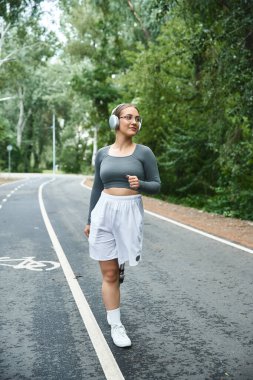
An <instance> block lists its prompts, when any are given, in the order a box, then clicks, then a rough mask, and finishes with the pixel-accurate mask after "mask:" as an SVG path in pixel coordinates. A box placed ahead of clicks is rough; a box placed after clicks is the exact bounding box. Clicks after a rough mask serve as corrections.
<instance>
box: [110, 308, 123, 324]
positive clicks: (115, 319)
mask: <svg viewBox="0 0 253 380" xmlns="http://www.w3.org/2000/svg"><path fill="white" fill-rule="evenodd" d="M107 322H108V323H109V325H121V320H120V308H118V309H114V310H107Z"/></svg>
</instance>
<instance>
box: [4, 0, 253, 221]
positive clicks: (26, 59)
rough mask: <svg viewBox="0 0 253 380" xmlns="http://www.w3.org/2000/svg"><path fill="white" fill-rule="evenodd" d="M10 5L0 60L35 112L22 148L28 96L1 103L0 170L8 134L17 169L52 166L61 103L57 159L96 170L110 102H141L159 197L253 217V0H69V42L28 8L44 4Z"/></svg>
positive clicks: (9, 87)
mask: <svg viewBox="0 0 253 380" xmlns="http://www.w3.org/2000/svg"><path fill="white" fill-rule="evenodd" d="M3 3H4V6H2V4H1V7H0V11H2V15H3V16H2V17H3V20H4V22H6V23H7V22H8V23H10V24H11V28H10V29H9V31H8V34H7V35H6V38H5V40H4V44H2V51H1V54H2V55H3V57H8V54H10V53H11V54H12V55H11V56H12V57H13V58H15V60H14V61H10V62H8V63H5V64H4V65H2V66H1V67H0V90H1V92H2V95H3V96H9V95H15V94H18V93H20V88H22V91H23V92H22V91H21V93H23V94H24V113H25V116H27V119H26V120H25V128H24V130H23V134H22V138H23V140H22V145H21V147H20V148H17V147H16V146H15V134H16V130H15V129H16V125H17V121H18V114H19V111H20V108H19V103H18V101H17V100H11V101H10V102H6V103H4V104H3V107H2V110H0V147H1V153H0V166H1V167H2V168H6V167H7V155H6V144H8V143H12V144H13V145H14V147H15V149H14V152H13V153H15V154H14V157H15V159H14V164H15V168H16V169H17V170H36V169H37V170H40V169H42V168H44V167H47V168H50V167H51V166H52V159H51V157H52V155H51V145H52V137H51V130H50V128H49V127H50V125H51V123H52V113H53V112H55V113H56V116H57V118H56V131H57V157H58V163H59V164H60V165H61V168H62V169H64V170H65V171H66V172H84V171H87V170H88V168H89V167H90V160H91V156H92V149H93V145H92V144H93V130H94V127H96V128H97V129H98V145H99V147H101V146H103V145H106V144H109V143H111V142H112V141H113V134H112V133H111V132H110V130H109V128H108V116H109V114H110V110H111V109H112V108H113V107H114V106H115V105H116V104H118V103H122V102H135V103H136V104H137V105H138V107H139V109H140V110H141V115H142V117H143V128H142V130H141V133H140V134H139V135H138V136H137V138H136V141H137V142H140V143H142V144H145V145H148V146H150V147H151V149H152V150H153V151H154V153H155V155H156V157H157V159H158V164H159V169H160V174H161V179H162V195H161V196H162V197H169V199H174V200H175V201H179V202H183V203H184V204H189V205H192V206H194V207H199V208H202V209H204V210H208V211H214V212H218V213H222V214H223V215H226V216H235V217H241V218H245V219H251V220H253V195H252V189H253V174H252V173H253V133H252V132H253V131H252V129H253V76H252V59H253V27H252V25H253V3H252V1H251V0H231V1H227V0H221V1H218V2H217V1H216V0H210V1H202V0H196V1H192V0H169V1H164V0H142V1H141V0H131V1H125V0H118V1H116V0H113V1H108V0H96V1H92V0H74V1H73V0H71V1H70V0H61V1H59V4H60V7H61V12H62V14H61V16H62V17H61V18H62V24H63V27H62V30H63V32H64V34H65V36H66V39H67V42H66V43H65V44H64V45H62V46H59V43H58V42H57V41H56V40H55V37H54V36H53V35H50V34H48V33H46V32H45V30H44V31H43V30H42V29H41V28H40V27H39V24H38V22H37V19H36V18H35V19H33V18H31V17H28V18H26V12H24V6H25V5H29V7H30V8H29V9H30V12H34V14H35V15H36V12H37V11H38V10H39V7H37V6H34V5H35V4H36V5H37V3H38V4H39V2H32V1H28V0H27V1H21V0H16V1H13V2H11V8H10V6H9V8H8V7H6V4H7V2H3ZM31 31H32V32H31ZM53 55H54V60H52V61H50V57H52V56H53ZM0 58H2V57H0ZM31 73H32V75H31ZM0 105H1V106H2V104H0ZM60 119H61V120H64V121H65V122H64V125H61V123H60V122H59V120H60Z"/></svg>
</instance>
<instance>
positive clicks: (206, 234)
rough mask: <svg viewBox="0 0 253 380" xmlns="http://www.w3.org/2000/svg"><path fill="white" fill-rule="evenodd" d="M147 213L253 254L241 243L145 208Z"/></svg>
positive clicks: (252, 251)
mask: <svg viewBox="0 0 253 380" xmlns="http://www.w3.org/2000/svg"><path fill="white" fill-rule="evenodd" d="M144 211H145V212H146V213H147V214H150V215H152V216H155V217H156V218H159V219H162V220H165V221H166V222H169V223H172V224H175V225H177V226H179V227H182V228H185V229H186V230H189V231H192V232H196V233H197V234H200V235H203V236H205V237H208V238H210V239H213V240H216V241H219V242H220V243H224V244H227V245H230V246H231V247H234V248H237V249H240V250H242V251H245V252H248V253H252V254H253V250H252V249H249V248H247V247H244V246H243V245H239V244H235V243H232V241H229V240H226V239H222V238H219V237H217V236H214V235H211V234H208V233H207V232H203V231H200V230H198V229H197V228H194V227H190V226H187V225H185V224H183V223H179V222H176V221H175V220H173V219H169V218H165V216H161V215H158V214H156V213H154V212H151V211H148V210H144Z"/></svg>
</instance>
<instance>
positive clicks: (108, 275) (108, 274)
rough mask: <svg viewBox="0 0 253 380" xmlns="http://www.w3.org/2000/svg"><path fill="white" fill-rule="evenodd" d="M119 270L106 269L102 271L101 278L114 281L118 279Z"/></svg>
mask: <svg viewBox="0 0 253 380" xmlns="http://www.w3.org/2000/svg"><path fill="white" fill-rule="evenodd" d="M118 272H119V271H118V270H116V269H107V270H105V271H103V280H104V281H106V282H108V283H111V284H113V283H115V282H118V280H119V273H118Z"/></svg>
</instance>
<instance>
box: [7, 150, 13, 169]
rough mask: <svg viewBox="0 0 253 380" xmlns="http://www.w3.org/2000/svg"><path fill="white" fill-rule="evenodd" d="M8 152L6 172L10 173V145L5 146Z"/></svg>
mask: <svg viewBox="0 0 253 380" xmlns="http://www.w3.org/2000/svg"><path fill="white" fill-rule="evenodd" d="M7 151H8V172H9V173H10V172H11V151H12V145H8V146H7Z"/></svg>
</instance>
